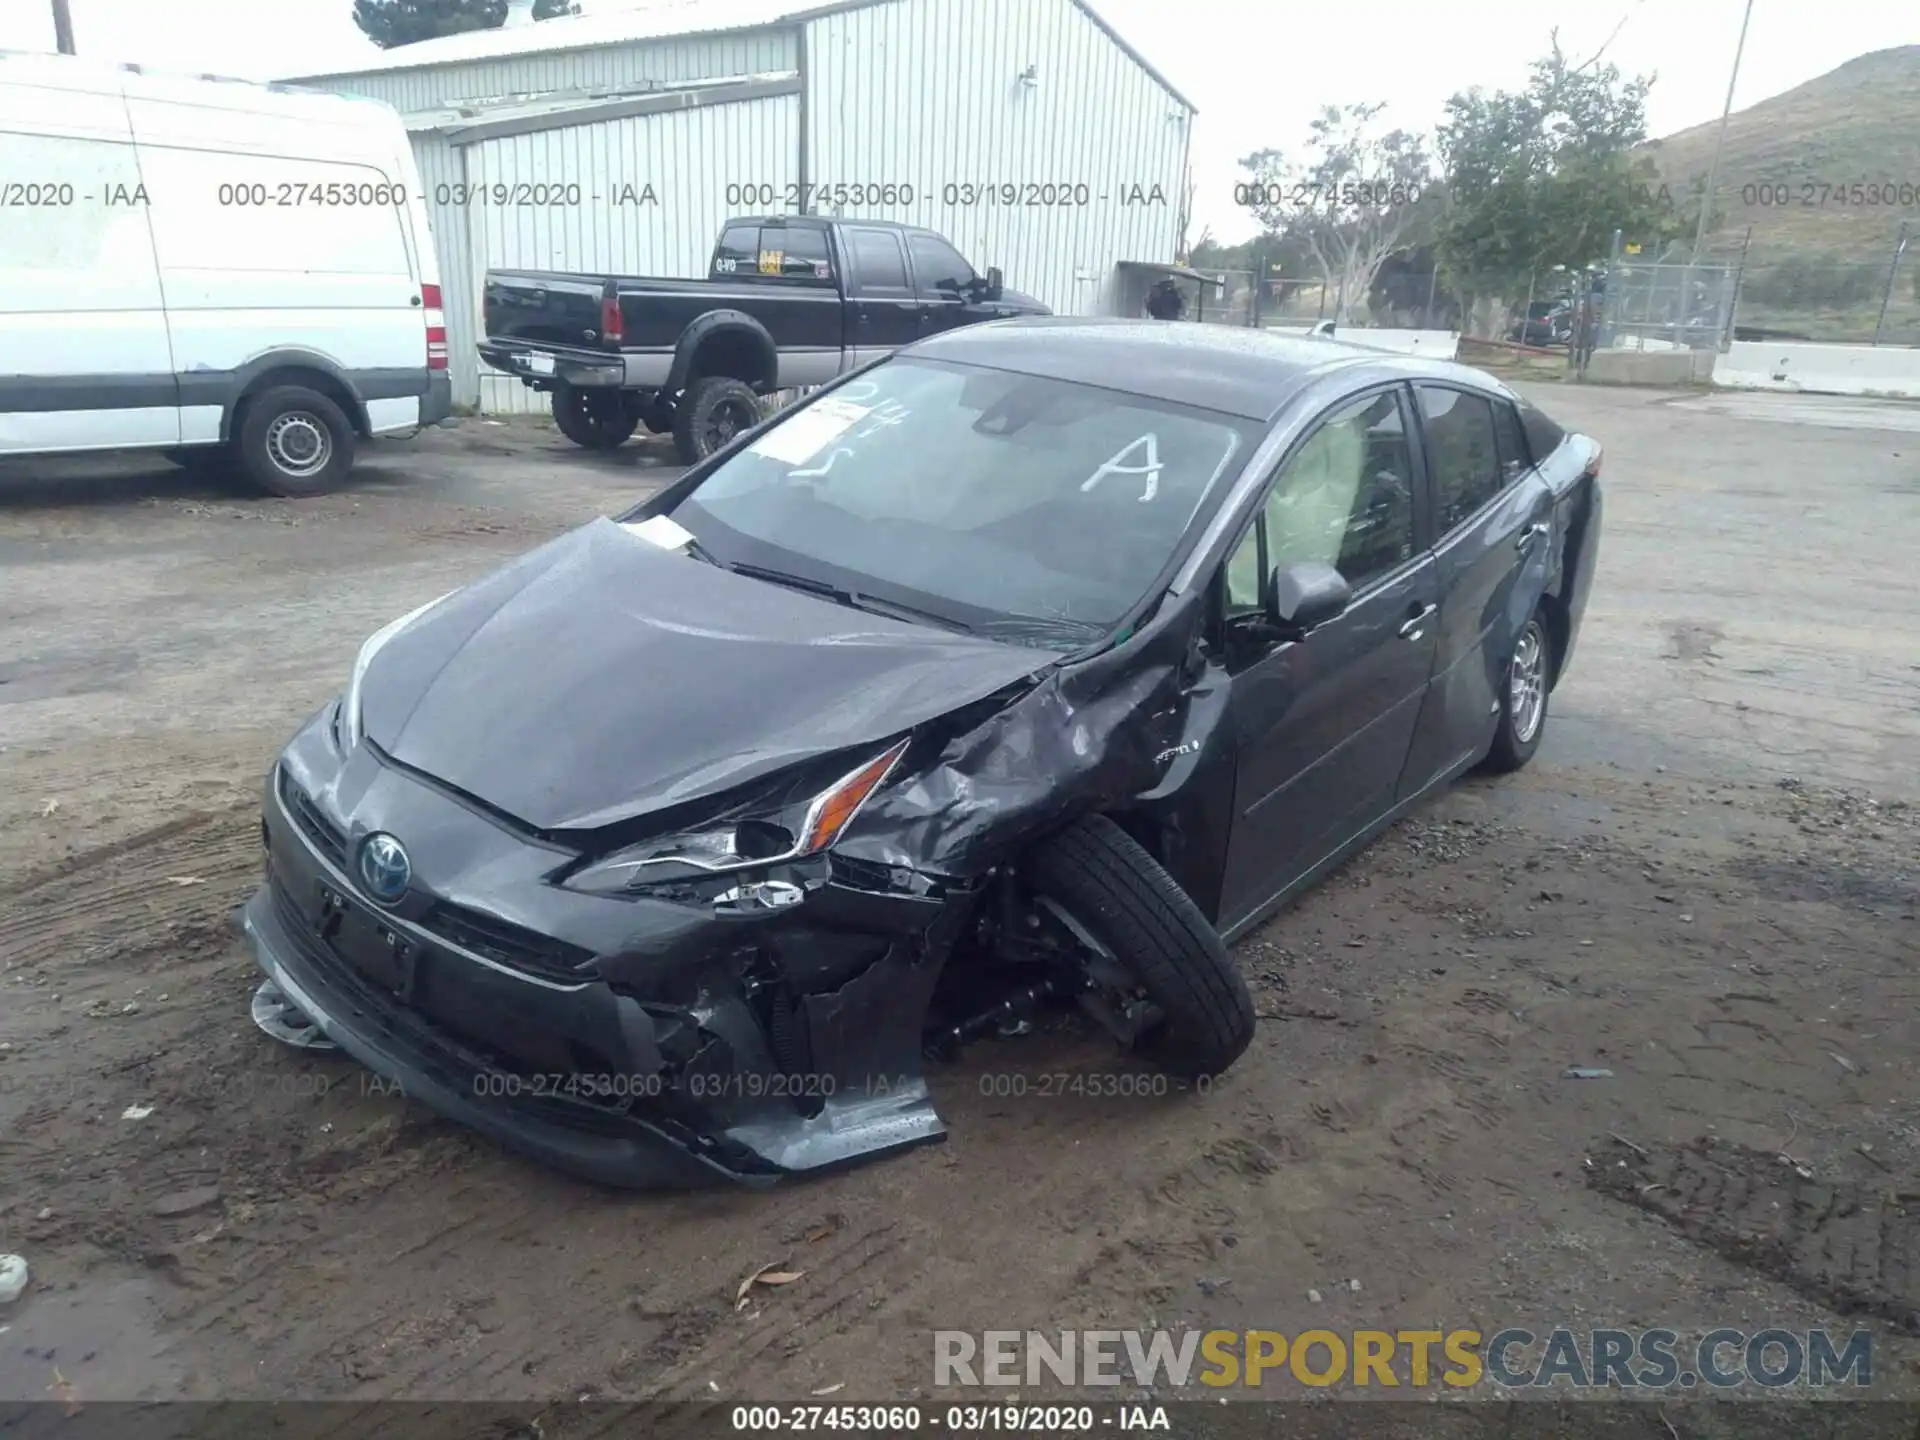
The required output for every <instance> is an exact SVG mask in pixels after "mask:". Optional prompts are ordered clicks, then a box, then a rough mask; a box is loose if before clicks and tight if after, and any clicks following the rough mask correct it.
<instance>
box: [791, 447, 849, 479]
mask: <svg viewBox="0 0 1920 1440" xmlns="http://www.w3.org/2000/svg"><path fill="white" fill-rule="evenodd" d="M851 454H853V452H852V451H851V450H849V449H847V447H846V446H844V445H836V446H834V447H833V449H831V450H829V451H828V452H827V458H826V460H825V461H824V462H822V463H821V464H819V465H810V466H808V467H807V468H806V469H805V470H789V471H787V479H789V480H803V479H806V478H808V477H810V476H814V475H824V474H826V473H827V472H828V471H829V470H831V469H833V462H834V461H836V460H838V459H839V458H840V457H841V456H842V455H851Z"/></svg>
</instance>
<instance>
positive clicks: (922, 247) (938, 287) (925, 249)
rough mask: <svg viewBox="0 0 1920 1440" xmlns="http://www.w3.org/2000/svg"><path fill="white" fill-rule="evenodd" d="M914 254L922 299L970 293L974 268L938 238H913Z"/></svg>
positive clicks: (909, 244)
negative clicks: (967, 287) (968, 287)
mask: <svg viewBox="0 0 1920 1440" xmlns="http://www.w3.org/2000/svg"><path fill="white" fill-rule="evenodd" d="M907 249H908V250H910V251H911V252H912V253H913V283H914V286H915V288H916V289H918V290H919V292H920V293H921V294H922V295H952V294H953V293H954V292H955V291H959V290H964V289H966V286H967V282H968V281H970V280H972V279H973V267H972V266H971V265H969V264H968V263H967V262H966V261H965V260H963V259H962V258H961V256H960V252H959V251H958V250H956V249H954V248H953V247H952V246H951V245H949V244H947V242H946V241H944V240H942V239H941V238H940V237H939V236H937V235H909V236H908V237H907Z"/></svg>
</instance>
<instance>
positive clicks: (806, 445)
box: [747, 395, 872, 465]
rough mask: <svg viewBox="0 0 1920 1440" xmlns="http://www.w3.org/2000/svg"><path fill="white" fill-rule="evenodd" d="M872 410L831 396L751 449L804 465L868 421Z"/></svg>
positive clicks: (815, 402)
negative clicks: (848, 432) (864, 421)
mask: <svg viewBox="0 0 1920 1440" xmlns="http://www.w3.org/2000/svg"><path fill="white" fill-rule="evenodd" d="M871 409H872V407H871V406H868V405H852V404H849V403H848V402H847V401H845V400H836V399H834V398H833V397H832V396H831V395H829V396H828V397H827V398H826V399H824V400H816V401H814V402H813V404H811V405H809V406H807V408H806V409H804V410H802V411H801V412H800V413H799V414H797V415H794V416H792V417H791V418H789V419H787V420H783V421H781V422H780V424H778V425H776V426H774V427H773V429H771V430H769V431H768V432H767V433H766V434H765V435H762V436H761V437H760V438H759V439H758V440H756V441H754V442H753V444H751V445H749V446H748V447H747V449H748V450H750V451H752V452H753V453H754V454H755V455H764V456H766V457H767V458H768V459H769V460H780V461H784V462H785V463H786V464H788V465H801V464H805V463H806V462H807V461H809V460H811V459H813V457H814V456H816V455H818V454H819V453H820V452H821V451H822V450H824V449H826V448H827V446H829V445H831V444H832V443H833V442H834V441H836V440H838V439H839V438H840V437H841V436H842V435H844V434H846V433H847V431H849V430H851V429H852V428H853V427H854V426H855V425H858V424H859V423H860V422H861V421H862V420H864V419H866V418H867V415H868V414H869V413H870V411H871Z"/></svg>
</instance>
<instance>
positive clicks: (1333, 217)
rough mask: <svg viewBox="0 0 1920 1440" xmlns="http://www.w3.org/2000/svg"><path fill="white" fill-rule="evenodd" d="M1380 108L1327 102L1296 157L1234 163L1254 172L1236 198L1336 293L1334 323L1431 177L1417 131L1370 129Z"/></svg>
mask: <svg viewBox="0 0 1920 1440" xmlns="http://www.w3.org/2000/svg"><path fill="white" fill-rule="evenodd" d="M1385 108H1386V107H1385V105H1384V104H1372V105H1329V106H1327V107H1326V108H1325V109H1323V110H1322V111H1321V112H1320V116H1319V118H1318V119H1316V120H1315V121H1314V122H1313V126H1312V129H1311V131H1310V133H1309V138H1308V140H1307V144H1306V145H1305V146H1304V147H1303V148H1302V149H1301V151H1300V153H1299V155H1298V156H1297V157H1294V156H1289V155H1288V154H1286V153H1285V152H1283V151H1279V150H1261V151H1257V152H1256V153H1254V154H1252V155H1249V156H1247V157H1246V158H1245V159H1244V160H1242V161H1241V162H1240V166H1241V168H1242V169H1243V170H1247V171H1249V172H1251V173H1252V175H1253V177H1254V178H1253V179H1252V180H1251V181H1249V182H1247V183H1246V184H1245V185H1243V186H1242V187H1241V188H1240V199H1241V201H1242V203H1243V204H1245V205H1246V206H1247V208H1248V209H1250V210H1251V211H1252V212H1253V213H1254V215H1255V216H1256V217H1258V219H1259V220H1260V222H1261V224H1262V226H1263V227H1264V228H1265V229H1266V230H1267V232H1268V233H1269V234H1273V235H1278V236H1281V237H1283V238H1285V239H1287V240H1290V241H1293V242H1295V243H1297V244H1298V245H1300V246H1301V248H1303V249H1304V250H1305V251H1306V253H1307V254H1308V255H1309V256H1310V257H1311V258H1312V260H1313V263H1314V264H1315V265H1316V266H1317V267H1318V268H1319V271H1320V278H1321V281H1322V283H1323V284H1324V285H1325V286H1326V287H1327V289H1328V290H1329V291H1331V292H1333V293H1334V294H1335V295H1336V296H1337V297H1338V301H1337V304H1338V310H1337V313H1336V315H1335V319H1337V320H1338V321H1340V322H1342V323H1345V322H1346V321H1347V320H1348V319H1349V317H1350V316H1351V315H1352V313H1353V309H1354V307H1355V306H1356V305H1365V304H1366V303H1367V297H1368V294H1369V292H1370V291H1371V290H1372V288H1373V279H1374V276H1375V275H1376V274H1377V273H1378V272H1379V269H1380V266H1381V264H1382V262H1384V261H1385V260H1386V258H1387V256H1388V255H1390V254H1392V253H1393V252H1394V251H1395V250H1396V249H1398V248H1399V247H1400V245H1401V243H1402V242H1403V241H1404V240H1405V239H1406V237H1407V236H1408V234H1409V233H1410V232H1411V231H1412V229H1413V228H1414V225H1415V223H1416V220H1417V218H1418V217H1417V207H1418V205H1419V202H1420V195H1421V192H1422V191H1423V190H1424V189H1425V188H1426V187H1427V186H1428V185H1429V184H1431V183H1432V175H1433V164H1432V160H1431V158H1430V157H1429V155H1428V153H1427V148H1426V144H1425V141H1424V140H1423V139H1422V138H1421V137H1420V136H1418V135H1415V134H1413V133H1412V132H1411V131H1407V130H1389V131H1386V132H1384V133H1381V132H1379V131H1378V130H1377V128H1376V126H1375V123H1374V122H1375V120H1376V119H1377V118H1378V116H1379V115H1380V112H1381V111H1382V110H1384V109H1385Z"/></svg>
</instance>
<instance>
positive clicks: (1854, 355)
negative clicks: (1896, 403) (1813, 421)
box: [1713, 340, 1920, 400]
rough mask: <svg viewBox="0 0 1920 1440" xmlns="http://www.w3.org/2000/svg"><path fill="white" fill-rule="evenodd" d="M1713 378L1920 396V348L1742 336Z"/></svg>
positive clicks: (1736, 383)
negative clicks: (1746, 337)
mask: <svg viewBox="0 0 1920 1440" xmlns="http://www.w3.org/2000/svg"><path fill="white" fill-rule="evenodd" d="M1713 383H1714V384H1715V385H1721V386H1725V387H1727V388H1728V389H1732V390H1798V391H1805V392H1807V393H1809V394H1814V395H1879V396H1892V397H1899V398H1905V399H1917V400H1920V349H1915V348H1913V347H1911V346H1903V345H1814V344H1798V343H1781V342H1778V341H1770V340H1736V341H1734V342H1733V344H1732V345H1731V346H1729V347H1728V349H1727V353H1726V354H1724V355H1722V356H1720V357H1719V362H1718V363H1717V364H1716V365H1715V366H1714V367H1713Z"/></svg>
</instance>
